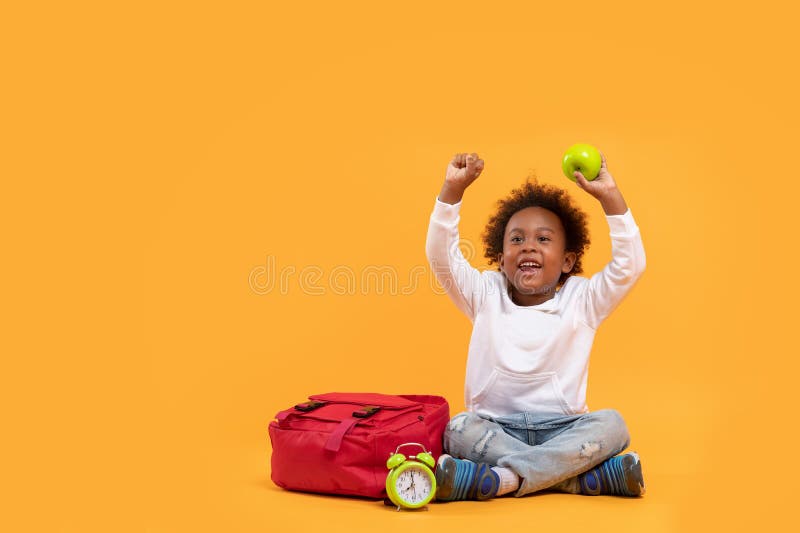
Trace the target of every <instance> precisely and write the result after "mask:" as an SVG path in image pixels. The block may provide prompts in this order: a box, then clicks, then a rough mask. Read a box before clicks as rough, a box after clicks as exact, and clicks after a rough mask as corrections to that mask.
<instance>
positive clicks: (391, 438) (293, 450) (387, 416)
mask: <svg viewBox="0 0 800 533" xmlns="http://www.w3.org/2000/svg"><path fill="white" fill-rule="evenodd" d="M309 400H310V401H308V402H304V403H301V404H298V405H295V406H294V407H292V408H291V409H286V410H284V411H281V412H279V413H278V414H277V415H275V418H276V420H274V421H272V422H271V423H270V425H269V438H270V441H271V442H272V481H273V482H274V483H275V484H276V485H278V486H280V487H283V488H285V489H290V490H300V491H308V492H321V493H326V494H347V495H353V496H366V497H370V498H383V497H385V496H386V475H387V474H388V473H389V470H388V469H387V468H386V460H387V459H388V458H389V456H390V455H391V454H392V453H393V452H394V451H395V449H396V448H397V447H398V446H399V445H400V444H405V443H407V442H417V443H420V444H422V445H424V446H425V447H426V448H427V449H428V451H429V452H430V453H431V454H432V455H433V456H434V459H438V457H439V455H441V453H442V434H443V433H444V428H445V426H446V425H447V423H448V421H449V420H450V409H449V406H448V405H447V400H445V399H444V398H442V397H441V396H416V395H401V396H390V395H386V394H375V393H339V392H332V393H329V394H318V395H315V396H309Z"/></svg>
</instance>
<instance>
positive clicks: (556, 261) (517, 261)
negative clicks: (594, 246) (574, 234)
mask: <svg viewBox="0 0 800 533" xmlns="http://www.w3.org/2000/svg"><path fill="white" fill-rule="evenodd" d="M565 247H566V235H565V233H564V227H563V226H562V225H561V220H560V219H559V218H558V216H557V215H556V214H555V213H553V212H552V211H550V210H549V209H545V208H543V207H526V208H525V209H520V210H519V211H517V212H516V213H514V215H513V216H512V217H511V219H510V220H509V221H508V224H506V231H505V236H504V237H503V253H501V254H500V257H499V263H500V270H501V271H502V272H503V273H504V274H505V275H506V278H508V281H509V285H510V287H511V299H512V301H513V302H514V303H516V304H517V305H537V304H540V303H542V302H545V301H547V300H549V299H550V298H552V297H553V296H555V292H556V290H555V289H556V285H558V280H559V278H560V277H561V273H562V272H569V271H570V270H572V267H573V266H574V265H575V260H576V258H577V256H576V254H575V252H566V251H565ZM527 262H533V263H534V265H533V266H532V267H529V266H522V265H523V263H527Z"/></svg>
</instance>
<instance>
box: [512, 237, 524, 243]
mask: <svg viewBox="0 0 800 533" xmlns="http://www.w3.org/2000/svg"><path fill="white" fill-rule="evenodd" d="M511 242H522V237H520V236H514V237H511Z"/></svg>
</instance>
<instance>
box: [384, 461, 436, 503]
mask: <svg viewBox="0 0 800 533" xmlns="http://www.w3.org/2000/svg"><path fill="white" fill-rule="evenodd" d="M394 489H395V491H397V495H398V496H399V497H400V498H402V499H403V501H405V502H407V503H409V504H411V505H414V504H419V503H422V502H424V501H425V500H427V499H428V497H429V496H430V495H431V493H432V492H433V484H432V483H431V474H430V470H427V469H426V468H425V467H423V466H411V467H409V468H406V469H405V470H403V471H402V472H400V474H398V476H397V478H396V479H395V481H394Z"/></svg>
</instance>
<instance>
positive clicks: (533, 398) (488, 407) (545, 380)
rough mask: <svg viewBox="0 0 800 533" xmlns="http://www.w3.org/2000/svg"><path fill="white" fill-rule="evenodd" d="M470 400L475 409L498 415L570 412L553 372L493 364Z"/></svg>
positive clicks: (571, 411)
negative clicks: (520, 370) (525, 371)
mask: <svg viewBox="0 0 800 533" xmlns="http://www.w3.org/2000/svg"><path fill="white" fill-rule="evenodd" d="M473 403H474V404H475V407H476V408H477V409H478V410H481V411H486V412H488V413H491V414H498V415H505V414H512V413H522V412H525V411H530V412H534V413H553V414H564V415H571V414H573V410H572V407H570V405H569V403H568V402H567V400H566V398H565V397H564V393H563V392H562V390H561V384H560V383H559V381H558V376H557V375H556V373H555V372H541V373H539V374H517V373H515V372H509V371H508V370H500V369H498V368H495V369H493V370H492V373H491V374H490V375H489V379H488V381H487V382H486V385H484V386H483V388H482V389H481V390H480V391H479V392H478V393H477V394H476V395H475V397H474V399H473Z"/></svg>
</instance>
